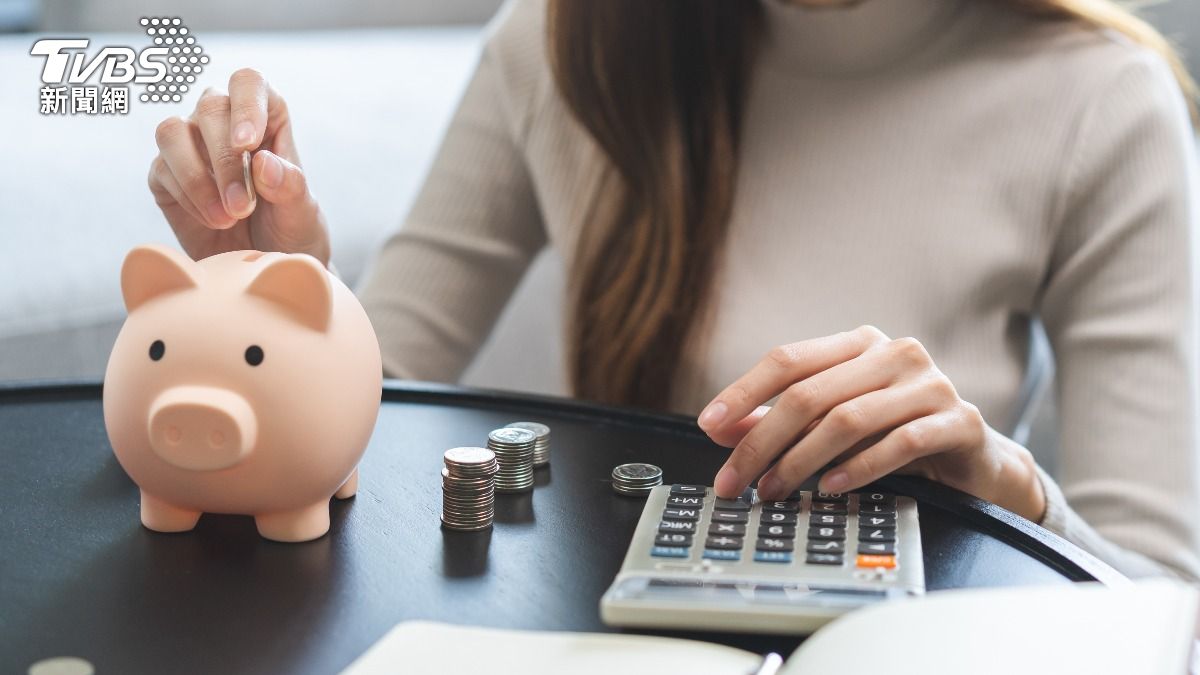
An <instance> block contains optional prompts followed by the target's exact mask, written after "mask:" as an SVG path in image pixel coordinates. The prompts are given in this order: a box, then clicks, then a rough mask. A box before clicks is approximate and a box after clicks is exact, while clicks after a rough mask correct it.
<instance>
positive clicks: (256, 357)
mask: <svg viewBox="0 0 1200 675" xmlns="http://www.w3.org/2000/svg"><path fill="white" fill-rule="evenodd" d="M262 360H263V350H262V347H259V346H258V345H250V346H249V347H246V363H249V364H250V365H252V366H257V365H258V364H260V363H262Z"/></svg>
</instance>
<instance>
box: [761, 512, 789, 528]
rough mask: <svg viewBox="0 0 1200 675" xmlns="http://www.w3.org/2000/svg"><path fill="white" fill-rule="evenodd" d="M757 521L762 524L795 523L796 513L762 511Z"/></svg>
mask: <svg viewBox="0 0 1200 675" xmlns="http://www.w3.org/2000/svg"><path fill="white" fill-rule="evenodd" d="M758 522H760V523H762V524H764V525H795V524H796V514H794V513H783V512H780V511H771V512H767V511H763V512H762V514H761V515H759V517H758Z"/></svg>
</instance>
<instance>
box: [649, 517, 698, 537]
mask: <svg viewBox="0 0 1200 675" xmlns="http://www.w3.org/2000/svg"><path fill="white" fill-rule="evenodd" d="M658 531H659V532H684V533H687V534H692V533H694V532H695V531H696V523H695V522H694V521H690V520H662V521H659V523H658Z"/></svg>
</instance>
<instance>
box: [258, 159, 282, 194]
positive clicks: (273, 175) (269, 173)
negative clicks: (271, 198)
mask: <svg viewBox="0 0 1200 675" xmlns="http://www.w3.org/2000/svg"><path fill="white" fill-rule="evenodd" d="M262 171H263V173H262V179H263V183H266V185H267V187H273V188H275V187H279V186H280V185H282V184H283V162H281V161H279V158H278V157H276V156H275V155H272V154H271V153H269V152H264V153H263V169H262Z"/></svg>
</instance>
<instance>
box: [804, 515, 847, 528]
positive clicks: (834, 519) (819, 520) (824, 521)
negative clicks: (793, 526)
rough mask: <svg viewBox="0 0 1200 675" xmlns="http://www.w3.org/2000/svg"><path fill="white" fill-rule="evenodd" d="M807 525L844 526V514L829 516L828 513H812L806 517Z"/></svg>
mask: <svg viewBox="0 0 1200 675" xmlns="http://www.w3.org/2000/svg"><path fill="white" fill-rule="evenodd" d="M808 524H809V525H828V526H829V527H845V526H846V516H831V515H829V514H828V513H814V514H812V515H811V516H809V518H808Z"/></svg>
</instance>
